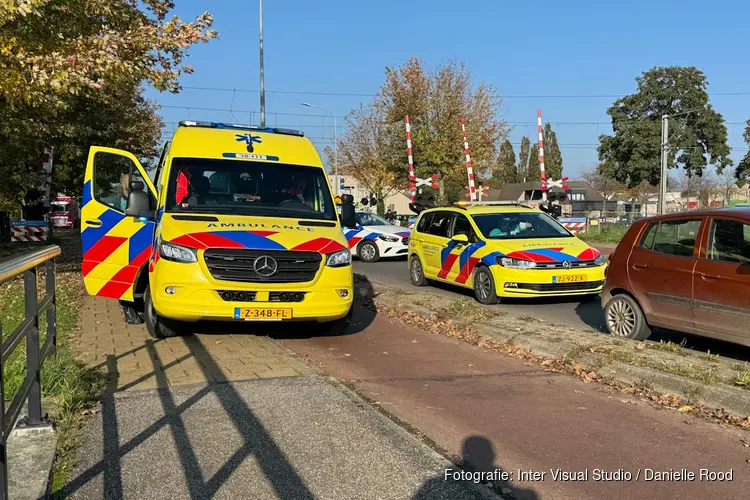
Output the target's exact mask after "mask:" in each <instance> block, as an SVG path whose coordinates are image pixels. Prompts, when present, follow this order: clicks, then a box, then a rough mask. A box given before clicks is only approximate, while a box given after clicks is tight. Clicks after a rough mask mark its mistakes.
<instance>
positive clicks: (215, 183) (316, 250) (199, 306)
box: [81, 121, 356, 337]
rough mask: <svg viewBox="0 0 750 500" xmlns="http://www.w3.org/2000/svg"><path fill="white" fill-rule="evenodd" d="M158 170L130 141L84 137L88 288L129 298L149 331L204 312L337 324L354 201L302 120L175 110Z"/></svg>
mask: <svg viewBox="0 0 750 500" xmlns="http://www.w3.org/2000/svg"><path fill="white" fill-rule="evenodd" d="M153 178H154V179H155V180H154V181H153V182H152V180H151V178H150V176H149V175H148V174H147V172H146V171H145V170H144V168H143V166H142V165H141V163H140V162H139V161H138V159H137V158H136V157H135V156H134V155H133V154H131V153H129V152H126V151H120V150H116V149H111V148H104V147H97V146H95V147H92V148H91V150H90V153H89V159H88V165H87V168H86V175H85V184H84V188H83V203H82V217H81V218H82V222H81V238H82V243H83V275H84V280H85V283H86V290H87V291H88V293H89V294H92V295H98V296H102V297H109V298H114V299H119V300H120V301H121V302H124V303H125V304H136V306H137V307H140V308H141V311H140V315H141V317H142V320H143V321H145V323H146V326H147V327H148V331H149V332H150V333H151V335H153V336H155V337H169V336H174V335H178V334H179V333H181V332H182V331H184V327H185V324H184V322H194V321H198V320H204V319H205V320H238V321H242V320H255V321H312V322H315V324H316V325H317V326H318V328H317V330H316V331H319V332H320V333H328V334H339V333H343V332H344V330H345V329H346V327H347V325H348V324H349V321H350V319H351V314H352V298H353V285H354V284H353V272H352V266H351V252H350V250H349V246H348V244H347V241H346V238H345V237H344V234H343V232H342V223H343V224H344V225H354V224H355V223H356V219H355V218H354V205H353V204H352V203H351V202H352V200H351V199H345V200H344V205H343V206H342V209H341V215H339V213H338V211H337V209H336V206H335V204H334V201H333V196H332V193H331V188H330V185H329V182H328V176H327V175H326V171H325V169H324V167H323V163H322V162H321V159H320V157H319V155H318V153H317V152H316V150H315V148H314V146H313V145H312V143H311V142H310V141H309V140H308V139H306V138H305V137H304V136H303V134H302V133H301V132H297V131H294V130H288V129H278V128H276V129H270V128H258V127H252V126H242V125H225V124H220V123H211V122H195V121H185V122H181V123H180V126H179V127H178V128H177V130H176V132H175V134H174V137H173V139H172V141H171V142H169V143H167V145H166V146H165V148H164V151H163V152H162V155H161V159H160V161H159V163H158V165H157V168H156V172H155V173H154V176H153ZM344 198H347V197H346V196H344ZM348 198H351V197H348Z"/></svg>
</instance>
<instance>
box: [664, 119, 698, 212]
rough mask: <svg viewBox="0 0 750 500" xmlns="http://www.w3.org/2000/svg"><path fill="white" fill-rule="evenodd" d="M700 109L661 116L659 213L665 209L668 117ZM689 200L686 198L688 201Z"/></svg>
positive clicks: (667, 176) (667, 175) (667, 174)
mask: <svg viewBox="0 0 750 500" xmlns="http://www.w3.org/2000/svg"><path fill="white" fill-rule="evenodd" d="M698 111H701V110H700V109H693V110H690V111H685V112H684V113H674V114H672V115H662V116H661V178H660V180H659V215H661V214H664V213H666V211H667V180H668V179H669V172H668V170H669V169H668V166H667V147H668V143H669V119H670V118H672V117H674V116H681V115H689V114H690V113H697V112H698ZM689 202H690V200H688V203H689Z"/></svg>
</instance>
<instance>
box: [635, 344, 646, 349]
mask: <svg viewBox="0 0 750 500" xmlns="http://www.w3.org/2000/svg"><path fill="white" fill-rule="evenodd" d="M645 347H646V343H645V342H638V343H637V344H636V345H635V348H636V349H638V350H639V351H642V350H643V349H644V348H645Z"/></svg>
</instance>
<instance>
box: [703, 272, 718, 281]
mask: <svg viewBox="0 0 750 500" xmlns="http://www.w3.org/2000/svg"><path fill="white" fill-rule="evenodd" d="M701 278H703V279H704V280H717V279H719V277H718V276H712V275H710V274H706V273H701Z"/></svg>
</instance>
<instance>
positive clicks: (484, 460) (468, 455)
mask: <svg viewBox="0 0 750 500" xmlns="http://www.w3.org/2000/svg"><path fill="white" fill-rule="evenodd" d="M462 455H463V456H462V457H461V460H460V461H459V463H458V465H459V466H460V467H461V468H462V469H463V470H465V471H467V472H481V473H494V474H496V475H498V476H499V475H500V474H501V473H503V472H510V471H506V470H504V469H502V468H501V467H498V466H497V465H496V464H495V458H496V457H495V450H494V447H493V446H492V443H491V442H490V441H489V440H488V439H487V438H484V437H481V436H470V437H468V438H466V439H465V440H464V443H463V447H462ZM454 472H455V471H454ZM489 479H491V480H492V490H493V491H494V492H495V493H497V494H502V493H503V490H505V494H504V495H503V497H504V498H506V497H507V494H508V493H507V492H508V490H510V495H511V496H512V498H514V499H517V500H538V499H539V496H538V495H537V494H536V492H535V491H534V490H533V489H525V488H518V487H515V486H513V485H512V484H511V483H509V482H508V481H503V480H495V479H492V478H491V477H490V478H489ZM452 480H453V479H451V478H450V477H446V475H445V474H442V475H440V476H438V477H432V478H430V479H428V480H427V481H425V482H424V483H423V484H422V486H421V488H420V489H419V491H417V493H416V494H415V495H414V496H413V497H412V500H432V499H434V498H438V497H439V495H437V492H439V491H441V489H442V487H443V485H444V484H445V481H452Z"/></svg>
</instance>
